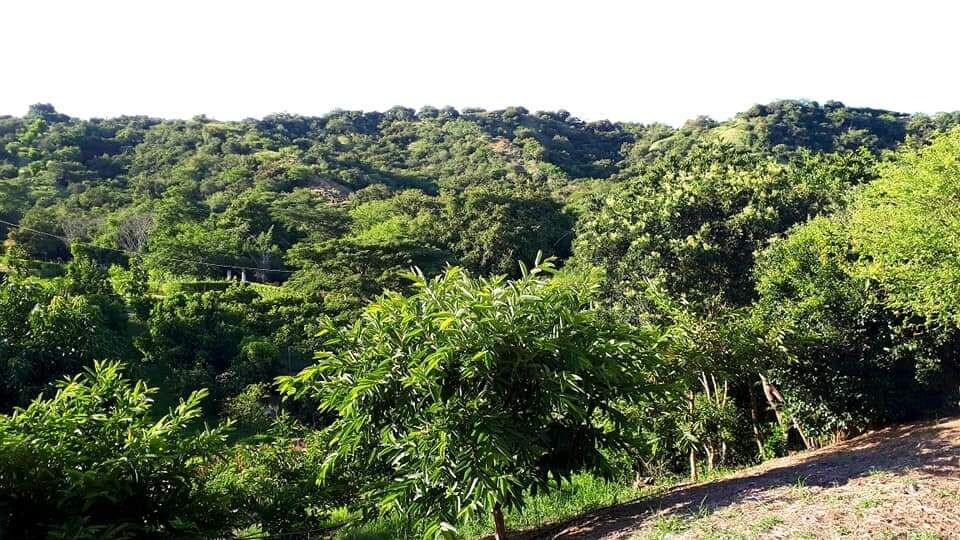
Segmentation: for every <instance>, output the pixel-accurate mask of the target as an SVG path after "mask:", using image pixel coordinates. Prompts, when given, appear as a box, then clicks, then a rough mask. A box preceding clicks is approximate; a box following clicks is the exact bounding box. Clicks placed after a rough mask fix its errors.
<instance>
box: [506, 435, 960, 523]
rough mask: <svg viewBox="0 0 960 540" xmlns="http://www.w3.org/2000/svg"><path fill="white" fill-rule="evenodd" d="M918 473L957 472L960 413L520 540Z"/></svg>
mask: <svg viewBox="0 0 960 540" xmlns="http://www.w3.org/2000/svg"><path fill="white" fill-rule="evenodd" d="M908 471H909V472H919V473H920V474H923V475H926V476H934V477H937V476H941V477H950V478H958V476H960V418H954V419H949V420H943V421H931V422H926V423H922V424H910V425H904V426H897V427H891V428H886V429H883V430H879V431H874V432H871V433H867V434H865V435H862V436H859V437H856V438H854V439H851V440H849V441H846V442H843V443H840V444H837V445H832V446H830V447H827V448H822V449H820V450H816V451H812V452H806V453H802V454H796V455H793V456H788V457H785V458H780V459H776V460H771V461H769V462H767V463H765V464H763V465H760V466H758V467H754V468H752V469H748V470H746V471H743V472H741V473H739V474H737V475H736V476H734V477H729V478H725V479H722V480H716V481H712V482H709V483H703V484H694V485H685V486H679V487H677V488H674V489H672V490H671V491H668V492H666V493H664V494H661V495H658V496H654V497H651V498H645V499H641V500H639V501H636V502H633V503H628V504H624V505H619V506H613V507H609V508H605V509H601V510H597V511H595V512H592V513H589V514H587V515H584V516H580V517H578V518H575V519H572V520H570V521H567V522H565V523H562V524H559V525H555V526H552V527H550V528H549V529H542V530H540V531H532V532H528V533H527V534H524V535H522V538H524V539H527V540H533V539H545V538H551V539H561V538H578V539H588V538H604V537H607V536H618V535H622V534H624V533H629V531H631V530H635V529H637V528H638V527H639V526H641V525H642V524H643V522H644V520H646V519H647V518H649V517H650V516H651V515H653V514H655V513H659V512H663V511H665V512H667V513H669V514H672V515H685V514H693V513H697V512H700V513H702V512H713V511H716V510H720V509H723V508H725V507H727V506H730V505H734V504H737V503H741V502H748V501H751V500H759V499H763V498H764V493H765V492H767V491H770V490H773V489H776V488H778V487H784V486H791V485H802V486H806V487H811V486H819V487H824V488H826V487H836V486H841V485H843V484H846V483H847V482H849V481H850V480H852V479H854V478H857V477H861V476H864V475H870V474H877V473H878V472H883V473H888V474H893V475H897V474H903V473H906V472H908Z"/></svg>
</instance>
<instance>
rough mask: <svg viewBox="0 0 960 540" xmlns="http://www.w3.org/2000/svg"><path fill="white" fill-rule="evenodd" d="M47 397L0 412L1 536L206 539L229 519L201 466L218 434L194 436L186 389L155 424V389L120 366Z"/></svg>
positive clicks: (196, 403)
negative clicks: (205, 489)
mask: <svg viewBox="0 0 960 540" xmlns="http://www.w3.org/2000/svg"><path fill="white" fill-rule="evenodd" d="M57 388H58V390H57V393H56V395H55V396H54V397H52V398H50V399H40V398H38V399H37V400H35V401H34V402H33V403H31V404H30V406H28V407H27V408H25V409H17V410H16V411H15V412H14V413H13V414H12V415H9V416H7V415H4V416H0V536H4V537H6V536H8V535H10V534H11V533H16V536H17V537H18V538H43V537H69V538H132V537H138V538H144V537H146V538H150V537H155V538H169V537H172V536H180V537H183V536H203V535H214V534H217V533H219V532H222V531H224V529H225V528H226V518H227V513H226V512H225V510H224V508H223V507H222V506H221V505H219V504H218V501H217V499H216V498H214V497H211V496H208V495H205V494H204V492H203V490H202V487H203V484H202V480H201V471H202V464H203V463H204V462H205V461H206V460H207V459H209V457H211V456H214V455H216V454H217V453H218V452H220V451H221V450H222V448H223V444H224V442H225V434H224V431H223V428H218V429H207V428H203V429H200V430H197V428H196V426H195V421H196V420H197V419H198V418H199V416H200V401H201V400H202V399H203V397H204V396H205V395H206V392H205V391H199V392H194V393H193V394H191V395H190V396H189V397H188V398H187V399H186V400H184V401H181V403H180V405H178V406H177V407H176V408H174V409H172V410H170V412H169V413H168V414H166V415H164V416H162V417H160V418H159V419H156V415H155V413H154V411H153V410H152V399H151V397H152V396H153V395H154V394H155V393H156V389H154V388H148V387H147V385H146V384H145V383H144V382H143V381H140V382H137V383H133V384H131V383H130V382H129V381H127V380H126V379H124V378H123V376H122V366H121V364H118V363H102V362H97V363H95V365H94V367H93V368H92V369H88V370H87V371H86V372H84V373H83V374H81V375H77V376H75V377H73V378H68V379H65V380H63V381H61V382H60V383H59V384H58V385H57Z"/></svg>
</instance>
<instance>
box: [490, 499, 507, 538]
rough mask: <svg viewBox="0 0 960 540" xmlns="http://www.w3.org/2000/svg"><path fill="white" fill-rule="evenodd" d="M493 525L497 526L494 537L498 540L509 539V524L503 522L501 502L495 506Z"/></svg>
mask: <svg viewBox="0 0 960 540" xmlns="http://www.w3.org/2000/svg"><path fill="white" fill-rule="evenodd" d="M493 525H494V527H495V528H496V534H495V535H494V538H496V540H507V526H506V525H505V524H504V523H503V512H502V511H501V509H500V505H499V504H498V505H496V506H494V507H493Z"/></svg>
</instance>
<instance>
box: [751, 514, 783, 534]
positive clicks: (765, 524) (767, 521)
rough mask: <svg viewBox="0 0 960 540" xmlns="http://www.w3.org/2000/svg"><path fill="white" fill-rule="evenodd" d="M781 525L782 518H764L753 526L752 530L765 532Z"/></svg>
mask: <svg viewBox="0 0 960 540" xmlns="http://www.w3.org/2000/svg"><path fill="white" fill-rule="evenodd" d="M781 523H783V518H782V517H780V516H766V517H763V518H761V519H760V520H759V521H757V522H756V523H754V524H753V530H754V531H756V532H766V531H769V530H770V529H773V528H774V527H776V526H777V525H780V524H781Z"/></svg>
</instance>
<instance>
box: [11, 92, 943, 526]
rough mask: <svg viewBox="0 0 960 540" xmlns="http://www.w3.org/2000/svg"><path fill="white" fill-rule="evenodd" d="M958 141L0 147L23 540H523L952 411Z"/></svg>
mask: <svg viewBox="0 0 960 540" xmlns="http://www.w3.org/2000/svg"><path fill="white" fill-rule="evenodd" d="M958 124H960V113H948V114H939V115H936V116H921V115H908V114H901V113H895V112H890V111H882V110H876V109H859V108H850V107H846V106H844V105H842V104H839V103H834V102H830V103H826V104H824V105H819V104H816V103H811V102H800V101H781V102H776V103H771V104H768V105H757V106H754V107H752V108H750V109H749V110H748V111H746V112H743V113H741V114H738V115H736V116H735V117H734V118H732V119H729V120H726V121H722V122H718V121H715V120H711V119H709V118H698V119H695V120H692V121H690V122H688V123H686V124H684V125H683V126H680V127H671V126H666V125H661V124H654V125H640V124H634V123H614V122H607V121H602V122H589V123H588V122H583V121H581V120H578V119H576V118H575V117H573V116H571V115H570V114H568V113H566V112H563V111H560V112H553V113H543V112H541V113H530V112H529V111H527V110H525V109H522V108H510V109H505V110H502V111H492V112H487V111H480V110H463V111H456V110H454V109H450V108H447V109H434V108H425V109H422V110H420V111H413V110H411V109H405V108H399V107H398V108H394V109H391V110H389V111H386V112H382V113H380V112H375V113H361V112H349V111H336V112H333V113H330V114H328V115H326V116H323V117H302V116H295V115H289V114H283V115H274V116H268V117H266V118H263V119H260V120H255V119H250V120H244V121H238V122H220V121H215V120H211V119H207V118H203V117H199V118H195V119H193V120H189V121H185V120H158V119H152V118H147V117H136V116H130V117H119V118H113V119H105V120H77V119H72V118H69V117H67V116H65V115H63V114H60V113H58V112H57V111H56V110H55V109H54V108H53V107H52V106H50V105H35V106H33V107H31V108H30V110H29V111H28V112H27V114H26V115H25V116H24V117H22V118H20V117H3V118H0V237H2V240H3V242H2V251H0V537H7V536H14V537H17V538H48V537H60V536H70V537H84V538H87V537H90V538H101V537H105V536H110V537H117V538H120V537H123V538H133V537H150V538H154V537H156V538H160V537H163V538H167V537H177V538H195V537H199V538H267V537H276V536H269V535H283V536H289V537H291V538H292V537H304V536H305V535H310V534H312V532H310V531H313V532H315V531H317V530H318V529H324V530H326V529H327V527H329V526H331V525H332V524H341V525H342V524H346V531H347V532H346V533H345V534H348V535H349V534H352V532H351V531H354V530H356V529H357V528H358V527H371V528H374V529H376V528H377V527H380V529H381V530H382V531H383V532H384V534H383V535H380V536H377V535H373V536H366V535H365V534H366V533H364V532H363V530H361V531H360V533H359V534H360V535H361V536H360V537H363V538H414V537H425V538H454V537H462V538H471V537H476V536H479V535H482V534H485V533H487V532H488V531H489V530H490V528H491V526H496V528H497V529H498V530H500V532H499V534H500V537H503V536H504V534H505V533H503V531H502V530H501V529H503V528H504V527H505V525H504V523H507V524H508V525H510V526H514V527H519V526H526V525H530V524H531V523H535V522H531V521H530V520H529V516H530V515H529V514H524V512H525V511H526V510H525V509H530V508H537V510H536V511H535V512H536V514H537V515H538V516H539V514H540V510H539V509H540V508H541V502H543V501H547V500H553V501H559V502H562V504H561V505H560V506H562V507H563V508H564V510H563V512H562V513H565V514H567V513H569V511H570V509H569V508H568V504H567V503H568V502H569V503H571V504H573V506H572V507H570V508H574V509H583V508H585V507H588V506H597V505H606V504H609V503H610V502H612V500H618V499H619V500H621V501H622V500H623V498H622V495H629V494H634V495H635V494H636V491H635V489H634V488H632V487H630V483H631V482H632V481H633V480H634V479H636V478H638V477H647V478H650V479H653V480H654V481H658V482H659V481H661V480H666V479H670V478H673V477H674V476H675V475H679V474H683V475H689V476H690V477H691V478H693V479H696V478H698V477H699V476H700V474H701V473H703V472H704V471H706V472H708V473H710V474H713V473H715V472H716V471H717V470H718V469H721V468H724V467H735V466H739V465H744V464H750V463H756V462H758V461H763V460H766V459H769V458H772V457H776V456H784V455H786V454H788V453H790V452H792V451H795V450H798V449H801V448H807V449H812V448H817V447H819V446H822V445H824V444H827V443H829V442H831V441H835V440H840V439H843V438H845V437H848V436H850V435H853V434H856V433H860V432H863V431H864V430H867V429H870V428H874V427H878V426H884V425H888V424H890V423H892V422H899V421H907V420H913V419H918V418H924V417H929V416H933V415H943V414H952V413H955V412H956V411H957V404H958V403H960V401H958V400H960V354H958V351H960V326H958V324H960V267H958V266H957V264H956V261H957V260H958V259H960V206H958V205H957V204H956V201H957V200H958V198H960V129H957V128H955V126H956V125H958ZM538 254H542V255H540V256H539V258H538ZM411 267H416V268H419V270H420V271H419V272H417V271H416V270H415V269H414V271H412V272H411ZM238 276H239V277H238ZM250 282H253V283H250ZM65 377H68V379H66V380H65V379H64V378H65ZM134 380H136V381H141V382H133V381H134ZM148 385H149V386H150V387H155V388H152V389H151V388H148ZM181 400H182V401H181ZM178 402H180V405H178V406H177V405H176V403H178ZM201 419H203V420H205V421H207V422H208V425H210V426H212V427H210V428H208V429H201V428H200V426H199V424H200V420H201ZM601 478H603V479H604V480H601ZM318 480H319V483H318ZM563 480H566V483H564V482H563ZM607 480H612V481H613V482H614V483H612V484H611V483H607ZM559 484H563V485H564V486H565V487H564V489H569V490H574V491H576V493H573V494H570V493H569V492H563V493H568V494H567V495H563V493H560V494H558V497H560V498H559V499H557V498H554V494H556V492H555V491H554V490H555V489H556V488H557V487H558V485H559ZM609 489H613V490H614V491H612V492H610V491H606V490H609ZM590 493H592V495H590ZM604 493H607V494H609V495H611V497H607V495H604ZM118 494H120V495H118ZM581 495H583V497H581ZM588 495H589V496H588ZM630 496H632V495H630ZM598 497H599V498H598ZM534 501H538V502H536V503H534ZM551 504H553V503H551ZM548 506H549V505H548ZM701 508H703V506H702V505H701ZM554 510H556V508H554ZM554 510H549V511H548V514H547V517H549V518H550V519H554V518H557V517H559V514H556V513H555V512H554ZM525 516H526V517H525ZM537 519H539V517H538V518H537ZM504 520H506V521H504ZM114 533H116V534H114ZM349 537H350V536H344V537H343V538H349Z"/></svg>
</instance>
